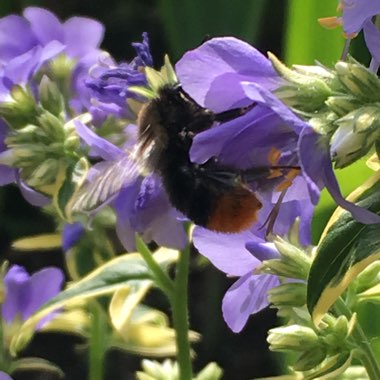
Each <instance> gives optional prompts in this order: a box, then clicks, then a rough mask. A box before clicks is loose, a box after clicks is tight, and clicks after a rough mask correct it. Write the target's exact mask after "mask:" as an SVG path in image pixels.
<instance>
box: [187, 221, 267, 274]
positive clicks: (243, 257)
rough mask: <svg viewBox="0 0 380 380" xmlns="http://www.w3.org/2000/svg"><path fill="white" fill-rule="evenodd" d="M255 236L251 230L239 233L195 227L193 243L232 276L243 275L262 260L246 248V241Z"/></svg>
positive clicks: (218, 266) (219, 267)
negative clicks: (224, 232)
mask: <svg viewBox="0 0 380 380" xmlns="http://www.w3.org/2000/svg"><path fill="white" fill-rule="evenodd" d="M254 239H255V237H254V235H252V233H251V232H249V231H244V232H241V233H239V234H220V233H217V232H213V231H210V230H207V229H205V228H201V227H195V229H194V232H193V244H194V246H195V247H196V248H197V249H198V251H199V253H201V254H202V255H203V256H206V257H207V258H208V259H209V260H210V261H211V262H212V264H213V265H215V266H216V267H217V268H218V269H219V270H221V271H223V272H225V273H227V274H228V275H231V276H243V275H244V274H246V273H247V271H249V270H252V271H253V270H254V269H255V268H256V267H257V266H258V265H259V264H260V261H259V260H257V259H256V258H255V257H254V256H252V254H251V253H250V252H249V251H248V250H247V249H246V246H245V245H246V242H247V241H250V240H254Z"/></svg>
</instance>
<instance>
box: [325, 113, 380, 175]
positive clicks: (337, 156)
mask: <svg viewBox="0 0 380 380" xmlns="http://www.w3.org/2000/svg"><path fill="white" fill-rule="evenodd" d="M335 123H336V124H337V125H338V129H337V130H336V131H335V133H334V134H333V136H332V138H331V142H330V145H331V155H332V158H333V160H334V161H335V167H337V168H343V167H345V166H347V165H350V164H352V163H353V162H355V161H356V160H358V159H359V158H361V157H363V156H364V155H366V154H367V153H368V151H369V149H370V148H371V147H372V146H373V144H374V143H375V141H376V140H377V139H378V138H379V137H380V107H378V106H367V107H361V108H359V109H357V110H355V111H352V112H350V113H348V114H347V115H346V116H344V117H342V118H340V119H339V120H337V121H336V122H335Z"/></svg>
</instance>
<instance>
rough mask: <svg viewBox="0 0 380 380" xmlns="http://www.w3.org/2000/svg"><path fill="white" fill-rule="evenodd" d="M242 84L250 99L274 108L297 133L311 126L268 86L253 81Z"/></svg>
mask: <svg viewBox="0 0 380 380" xmlns="http://www.w3.org/2000/svg"><path fill="white" fill-rule="evenodd" d="M241 85H242V87H243V89H244V91H245V94H246V96H248V98H249V99H251V100H252V101H254V102H257V103H259V104H263V105H265V106H267V107H269V108H270V109H272V110H273V111H274V112H275V113H276V114H277V115H278V116H280V117H281V119H283V120H284V121H285V122H286V123H287V124H288V125H289V126H291V127H292V128H293V130H294V131H295V132H296V133H300V132H301V131H302V130H303V129H304V128H305V127H307V128H310V127H309V126H308V124H307V123H305V122H304V121H303V120H301V119H300V118H299V117H298V116H297V115H295V114H294V113H293V112H292V111H291V110H290V109H289V107H287V106H286V105H285V104H284V103H283V102H281V100H279V99H278V98H277V97H276V96H275V95H273V94H272V93H271V92H270V91H268V90H267V89H266V88H263V87H261V86H259V85H257V84H256V83H253V82H244V83H242V84H241Z"/></svg>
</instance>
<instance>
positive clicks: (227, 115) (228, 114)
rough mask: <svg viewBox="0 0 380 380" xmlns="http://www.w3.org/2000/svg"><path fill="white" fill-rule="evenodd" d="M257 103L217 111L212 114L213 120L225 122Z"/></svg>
mask: <svg viewBox="0 0 380 380" xmlns="http://www.w3.org/2000/svg"><path fill="white" fill-rule="evenodd" d="M256 104H257V103H252V104H250V105H249V106H246V107H240V108H233V109H230V110H227V111H223V112H219V113H216V114H214V120H215V121H219V122H220V123H225V122H227V121H230V120H233V119H236V118H238V117H240V116H243V115H245V114H246V113H247V112H248V111H250V110H251V109H252V108H254V107H255V106H256Z"/></svg>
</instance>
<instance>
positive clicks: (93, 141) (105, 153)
mask: <svg viewBox="0 0 380 380" xmlns="http://www.w3.org/2000/svg"><path fill="white" fill-rule="evenodd" d="M76 127H77V131H78V134H79V135H80V137H81V138H82V140H83V141H84V142H85V143H86V144H87V145H88V146H89V147H90V148H91V152H92V154H94V155H97V156H98V157H100V158H102V159H103V160H104V161H102V162H100V163H99V164H97V165H95V166H94V167H93V168H92V171H90V173H89V176H88V181H89V182H91V177H92V175H96V171H97V170H98V168H99V169H100V170H101V169H102V167H107V165H109V164H111V165H113V164H114V163H118V166H119V167H122V168H123V171H124V172H128V168H129V167H131V168H133V167H134V165H135V163H134V162H133V160H132V159H131V158H130V157H129V155H128V154H127V153H126V152H125V151H124V150H123V149H120V148H118V147H116V146H115V145H113V144H112V143H110V142H109V141H107V140H105V139H103V138H102V137H100V136H98V135H96V134H95V133H94V132H92V131H91V130H90V129H89V128H88V127H86V126H85V125H83V124H81V123H76ZM129 144H131V142H129ZM118 177H119V173H118V172H116V175H115V178H114V179H115V180H116V179H117V178H118ZM109 181H112V179H109ZM105 204H110V205H111V206H112V207H113V208H114V209H115V211H116V214H117V223H116V232H117V234H118V237H119V239H120V241H121V242H122V244H123V245H124V247H125V248H126V249H127V250H128V251H133V250H134V249H135V233H136V232H138V233H139V234H141V236H142V237H143V238H144V240H145V241H148V242H149V241H152V240H153V241H155V242H156V243H157V244H159V245H164V246H169V247H173V248H177V249H182V248H184V247H185V245H186V242H187V236H186V233H185V230H184V228H183V226H182V223H181V221H180V220H179V219H180V217H181V215H180V214H179V213H178V211H176V210H175V209H174V208H173V207H172V206H171V204H170V203H169V200H168V197H167V195H166V193H165V191H164V189H163V185H162V183H161V180H160V179H159V178H158V177H157V176H154V175H150V176H147V177H145V178H143V177H141V176H140V175H138V173H137V174H136V175H134V176H126V179H125V183H124V182H123V183H122V186H120V188H119V189H118V191H117V192H116V193H115V194H113V195H112V197H111V198H109V199H105V200H104V204H103V205H105Z"/></svg>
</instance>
